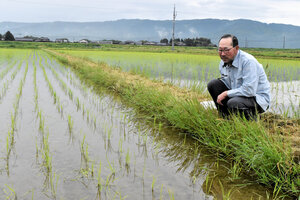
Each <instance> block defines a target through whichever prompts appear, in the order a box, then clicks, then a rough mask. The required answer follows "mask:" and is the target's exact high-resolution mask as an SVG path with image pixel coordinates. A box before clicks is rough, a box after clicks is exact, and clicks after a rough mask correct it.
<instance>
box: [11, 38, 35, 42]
mask: <svg viewBox="0 0 300 200" xmlns="http://www.w3.org/2000/svg"><path fill="white" fill-rule="evenodd" d="M15 41H19V42H33V38H24V37H16V38H15Z"/></svg>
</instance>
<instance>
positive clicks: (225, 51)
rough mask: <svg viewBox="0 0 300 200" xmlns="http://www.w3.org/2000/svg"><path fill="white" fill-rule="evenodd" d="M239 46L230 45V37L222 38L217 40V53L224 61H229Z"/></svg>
mask: <svg viewBox="0 0 300 200" xmlns="http://www.w3.org/2000/svg"><path fill="white" fill-rule="evenodd" d="M238 49H239V46H235V47H233V46H232V39H231V38H222V39H221V40H220V42H219V49H218V52H219V55H220V58H221V59H222V60H223V61H224V63H229V62H231V61H233V59H234V57H235V56H236V54H237V52H238Z"/></svg>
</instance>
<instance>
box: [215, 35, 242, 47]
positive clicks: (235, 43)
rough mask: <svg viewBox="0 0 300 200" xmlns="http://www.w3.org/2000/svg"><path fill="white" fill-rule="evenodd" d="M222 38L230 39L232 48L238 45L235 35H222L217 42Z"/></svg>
mask: <svg viewBox="0 0 300 200" xmlns="http://www.w3.org/2000/svg"><path fill="white" fill-rule="evenodd" d="M223 38H231V39H232V46H233V47H236V46H237V45H239V41H238V39H237V37H236V36H235V35H232V34H225V35H223V36H222V37H221V38H220V40H219V43H220V41H221V40H222V39H223Z"/></svg>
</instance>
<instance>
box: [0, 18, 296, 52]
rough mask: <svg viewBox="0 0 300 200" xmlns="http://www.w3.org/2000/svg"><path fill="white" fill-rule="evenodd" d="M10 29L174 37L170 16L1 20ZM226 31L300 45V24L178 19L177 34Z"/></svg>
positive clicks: (245, 39)
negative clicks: (74, 20)
mask: <svg viewBox="0 0 300 200" xmlns="http://www.w3.org/2000/svg"><path fill="white" fill-rule="evenodd" d="M8 30H9V31H10V32H12V33H13V34H14V36H15V37H23V36H27V35H31V36H36V37H42V36H43V37H49V38H50V39H51V40H55V39H56V38H68V39H69V40H70V41H78V40H80V39H89V40H103V39H107V40H111V39H114V40H122V41H125V40H134V41H139V40H148V41H160V40H161V39H162V38H168V39H170V38H171V35H172V21H171V20H163V21H159V20H141V19H122V20H116V21H105V22H44V23H19V22H0V33H2V34H4V33H5V32H6V31H8ZM224 33H232V34H235V35H236V36H237V37H238V38H239V42H240V46H241V47H245V46H246V47H265V48H300V26H293V25H286V24H267V23H261V22H258V21H252V20H246V19H238V20H220V19H195V20H178V21H176V26H175V37H176V38H195V37H205V38H210V39H211V41H212V42H213V43H214V44H217V43H218V40H219V37H220V36H221V35H223V34H224Z"/></svg>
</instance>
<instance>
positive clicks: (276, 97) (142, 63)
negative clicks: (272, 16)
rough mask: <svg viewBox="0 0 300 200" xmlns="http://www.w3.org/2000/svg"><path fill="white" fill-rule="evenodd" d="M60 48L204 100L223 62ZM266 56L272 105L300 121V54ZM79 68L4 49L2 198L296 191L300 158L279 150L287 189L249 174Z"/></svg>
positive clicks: (239, 195) (43, 54)
mask: <svg viewBox="0 0 300 200" xmlns="http://www.w3.org/2000/svg"><path fill="white" fill-rule="evenodd" d="M56 51H57V52H59V53H63V54H62V55H65V56H67V55H70V56H74V57H79V58H83V59H82V62H83V64H82V65H85V63H84V62H85V61H86V62H91V61H92V62H94V63H96V64H101V63H103V62H104V63H107V64H108V65H109V67H111V68H113V69H117V70H120V71H125V72H130V73H129V74H131V73H132V74H141V75H142V76H143V77H146V78H150V79H151V80H153V81H154V82H157V81H160V80H161V81H163V82H165V83H166V84H167V85H176V86H178V87H180V88H186V89H188V90H190V91H193V92H195V93H197V94H202V95H203V97H204V98H207V100H209V98H208V96H207V93H206V87H205V85H206V82H207V81H208V80H210V79H212V78H213V77H218V76H219V75H218V67H217V66H218V62H219V59H218V57H216V56H210V55H189V54H172V53H153V52H152V53H151V52H119V51H95V50H92V51H88V50H80V51H79V50H56ZM260 62H261V63H262V64H263V65H264V66H265V68H266V71H267V73H268V76H269V79H270V81H271V82H272V97H273V100H272V106H271V109H270V112H274V113H277V114H280V115H282V116H283V117H285V118H289V119H292V120H296V121H299V100H300V99H299V98H300V97H299V96H300V91H299V88H300V87H299V81H300V61H299V60H294V61H293V60H272V59H260ZM75 67H76V66H75ZM78 70H79V67H78ZM78 72H79V73H78ZM80 73H81V71H76V70H74V68H71V67H70V66H69V65H68V64H66V63H64V64H63V63H62V62H60V61H59V59H56V58H55V57H54V56H53V54H50V53H48V51H43V50H39V49H35V50H32V49H5V48H2V49H0V111H1V114H0V121H1V127H0V199H87V200H89V199H137V200H138V199H145V200H146V199H238V200H239V199H241V200H242V199H295V198H298V195H297V191H299V185H300V184H299V181H300V180H299V176H298V175H299V174H297V173H298V172H299V161H292V160H293V158H291V159H289V158H283V157H282V158H280V157H279V158H278V159H279V160H280V162H277V161H276V162H277V166H273V167H272V166H271V168H276V169H277V167H278V169H279V172H280V173H281V171H280V169H285V168H287V171H288V172H290V171H291V174H292V175H287V174H285V172H282V174H283V175H282V177H285V178H286V180H285V181H286V182H288V183H285V185H288V186H285V187H284V186H283V185H280V184H278V185H277V184H273V183H274V182H273V183H272V184H271V183H270V185H268V182H264V181H262V180H264V177H262V176H259V178H258V176H257V175H254V173H253V170H249V171H247V170H246V171H247V172H246V173H245V171H243V167H246V166H247V167H248V165H250V164H245V165H244V164H242V163H243V162H244V161H243V160H242V159H240V160H235V161H234V162H232V160H231V159H228V157H229V154H223V156H222V155H221V156H220V155H219V153H220V152H219V151H217V152H214V151H211V148H208V147H207V146H206V145H205V144H203V143H202V142H201V141H200V140H199V138H198V139H197V138H196V139H195V137H191V136H189V134H187V132H186V131H184V130H183V129H180V128H177V127H176V126H175V125H172V124H170V123H166V122H164V121H163V120H158V119H156V116H154V117H153V116H149V115H147V114H145V113H143V112H137V110H136V109H134V108H133V107H131V106H130V104H127V103H124V101H122V99H121V98H120V97H119V96H118V93H116V94H114V93H111V92H106V91H105V90H101V89H99V87H98V86H96V85H93V84H90V83H89V82H88V81H85V80H83V79H82V78H80ZM96 81H97V80H96ZM133 101H134V100H133ZM210 109H212V108H210ZM212 112H214V111H213V109H212ZM173 114H174V113H173ZM191 115H193V113H191ZM208 117H209V116H208ZM218 123H219V126H220V127H222V126H223V125H222V124H223V123H225V122H223V121H220V122H218ZM235 123H237V124H238V123H239V122H235ZM254 124H255V122H253V123H251V124H250V125H251V127H253V126H255V125H254ZM225 125H226V123H225ZM246 125H249V124H246ZM213 126H216V123H214V124H213ZM296 126H297V127H298V126H299V124H297V125H296ZM226 127H227V125H226V126H224V130H225V131H226V130H228V131H229V128H228V127H227V129H225V128H226ZM251 127H250V126H249V132H251V130H252V129H251ZM241 128H242V126H241ZM255 128H256V127H254V129H255ZM275 128H276V127H275ZM254 129H253V130H254ZM258 129H260V127H259V126H258ZM224 130H223V131H224ZM296 130H298V129H296ZM211 131H213V130H211ZM227 139H229V138H227ZM266 140H267V139H266ZM272 144H273V143H272ZM274 144H275V143H274ZM276 144H277V143H276ZM284 145H288V144H286V143H284ZM225 146H226V145H225ZM280 147H281V146H280ZM276 148H277V146H276ZM284 148H286V149H289V148H290V147H288V146H285V147H284ZM274 149H275V147H274ZM274 151H275V150H274ZM287 151H288V150H287ZM270 154H273V153H272V151H270ZM278 155H279V154H278ZM284 155H289V156H290V154H284ZM276 156H277V154H276ZM259 157H260V156H259ZM287 157H288V156H287ZM241 158H242V157H241ZM272 159H273V158H272ZM272 159H271V158H270V160H269V161H270V163H271V161H272ZM274 159H275V158H274ZM276 159H277V158H276ZM276 159H275V160H276ZM284 159H285V160H284ZM253 160H254V159H253ZM246 163H247V162H246ZM291 163H292V164H291ZM261 165H263V164H262V163H261ZM282 165H284V166H283V167H281V166H282ZM286 166H287V167H286ZM254 169H255V168H254ZM263 173H266V174H267V173H268V172H263ZM265 176H266V177H267V176H269V175H265ZM270 176H271V175H270ZM295 177H296V178H295ZM297 177H298V178H297ZM295 180H296V181H295ZM297 181H298V182H297ZM262 182H263V184H261V183H262ZM278 183H279V182H278ZM282 188H284V189H282Z"/></svg>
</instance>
